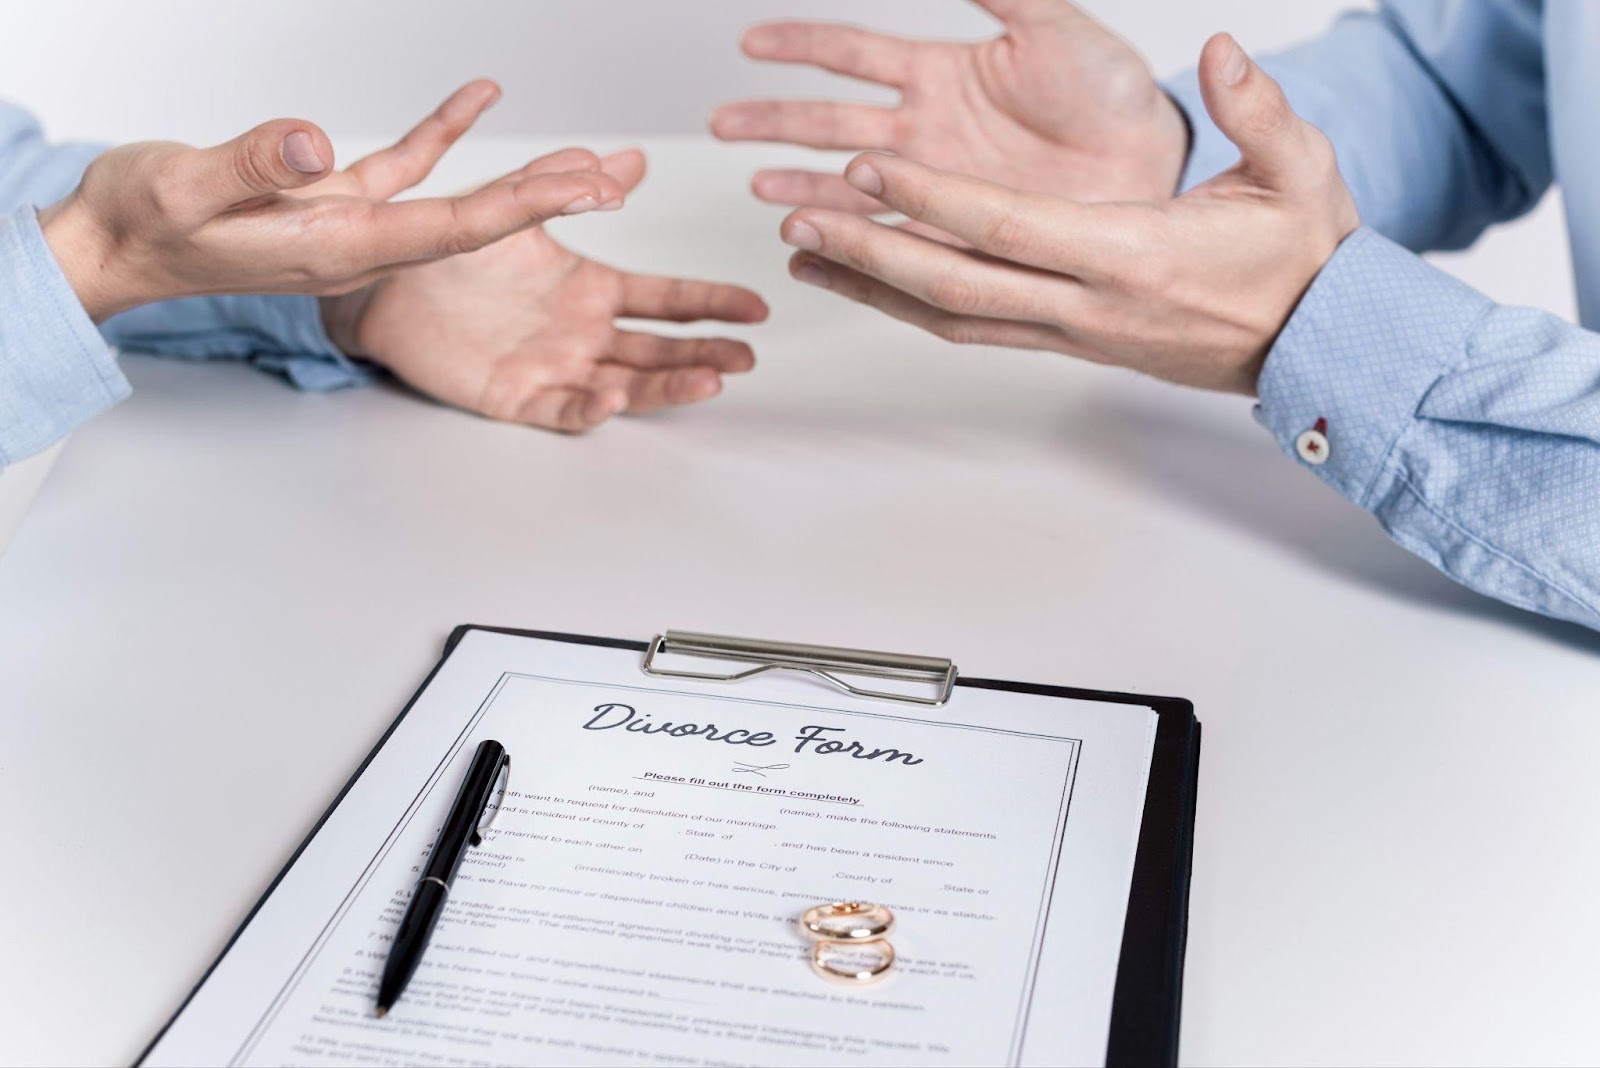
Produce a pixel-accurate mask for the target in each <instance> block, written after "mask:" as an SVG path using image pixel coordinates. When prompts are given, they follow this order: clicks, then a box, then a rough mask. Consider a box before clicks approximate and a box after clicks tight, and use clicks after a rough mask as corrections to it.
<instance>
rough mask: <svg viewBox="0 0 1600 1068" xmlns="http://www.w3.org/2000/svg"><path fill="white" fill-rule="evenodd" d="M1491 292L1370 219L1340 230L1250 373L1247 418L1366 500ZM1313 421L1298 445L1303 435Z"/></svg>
mask: <svg viewBox="0 0 1600 1068" xmlns="http://www.w3.org/2000/svg"><path fill="white" fill-rule="evenodd" d="M1492 307H1493V303H1492V302H1491V301H1490V300H1489V298H1487V297H1485V296H1484V295H1483V294H1481V293H1479V292H1477V291H1476V290H1474V289H1472V288H1471V287H1470V286H1467V285H1466V284H1464V283H1462V282H1460V281H1457V280H1456V279H1455V278H1452V277H1451V276H1450V275H1448V274H1445V273H1444V272H1443V271H1440V270H1438V269H1436V268H1434V267H1430V266H1429V265H1428V264H1427V263H1425V262H1423V260H1422V259H1420V258H1419V257H1417V256H1416V255H1415V254H1413V253H1411V252H1409V251H1407V250H1406V249H1404V248H1402V247H1400V246H1399V245H1397V244H1395V243H1394V242H1392V241H1390V240H1389V239H1388V238H1385V237H1383V236H1382V235H1380V234H1378V233H1377V232H1376V231H1373V230H1369V229H1367V228H1366V227H1362V228H1361V229H1359V230H1357V231H1356V232H1355V233H1353V234H1351V235H1350V236H1349V237H1347V238H1346V239H1345V240H1344V243H1343V244H1341V245H1340V246H1339V248H1338V250H1337V251H1335V252H1334V254H1333V257H1332V258H1331V259H1329V260H1328V262H1327V264H1326V265H1325V266H1324V267H1323V268H1322V271H1321V273H1320V274H1318V275H1317V277H1316V280H1315V281H1313V282H1312V283H1311V288H1310V289H1308V290H1307V291H1306V294H1305V296H1304V297H1302V298H1301V300H1300V304H1299V307H1297V308H1296V309H1295V312H1294V314H1293V315H1292V316H1291V317H1290V318H1289V322H1288V323H1287V324H1286V325H1285V326H1284V328H1283V332H1282V333H1281V334H1279V336H1278V340H1277V342H1276V343H1275V344H1274V345H1273V346H1272V350H1271V351H1270V352H1269V353H1268V354H1267V362H1266V364H1265V366H1264V367H1263V368H1262V370H1261V376H1260V378H1259V379H1258V381H1257V383H1256V388H1257V391H1258V393H1259V394H1260V399H1261V403H1260V404H1258V405H1257V406H1256V418H1257V419H1258V420H1259V421H1260V422H1261V423H1262V425H1264V426H1265V427H1266V428H1267V429H1268V430H1269V431H1271V432H1272V434H1273V436H1274V437H1276V438H1277V439H1278V444H1279V445H1280V446H1281V447H1282V448H1283V450H1284V451H1285V452H1287V453H1288V454H1289V455H1290V456H1291V457H1295V458H1297V459H1298V460H1299V461H1300V462H1301V463H1303V464H1304V465H1305V466H1307V467H1309V468H1310V469H1311V470H1312V471H1314V472H1315V473H1316V474H1317V476H1318V477H1319V478H1321V479H1322V480H1323V481H1324V482H1326V483H1328V484H1329V485H1330V486H1332V487H1333V488H1334V489H1336V490H1338V491H1339V492H1340V493H1342V494H1344V495H1345V496H1346V497H1348V498H1350V499H1351V500H1353V501H1355V502H1356V503H1357V504H1359V505H1361V506H1362V507H1363V508H1366V509H1367V510H1369V511H1371V510H1372V509H1373V506H1374V504H1375V503H1376V500H1375V499H1376V498H1378V497H1381V496H1382V487H1381V486H1380V485H1379V482H1380V478H1379V476H1380V474H1381V473H1382V472H1383V470H1384V463H1385V461H1386V460H1387V459H1388V457H1389V454H1390V452H1391V451H1392V450H1393V448H1394V446H1395V443H1396V441H1398V440H1399V438H1400V437H1401V435H1403V434H1404V433H1405V432H1406V430H1407V429H1408V428H1409V427H1411V426H1412V425H1413V424H1414V423H1415V422H1416V420H1417V412H1418V409H1419V407H1420V406H1421V404H1422V401H1423V398H1424V397H1425V395H1426V394H1427V393H1428V391H1429V389H1431V388H1432V387H1433V385H1434V384H1435V383H1436V382H1437V381H1438V380H1439V379H1440V378H1441V377H1442V376H1443V375H1444V374H1445V373H1446V372H1447V371H1449V370H1450V368H1451V367H1452V366H1454V365H1455V364H1457V363H1459V362H1460V360H1461V359H1462V358H1463V355H1464V353H1465V352H1466V347H1467V339H1468V337H1469V336H1470V335H1471V334H1472V332H1473V330H1474V328H1475V327H1476V326H1477V324H1478V323H1479V322H1480V321H1481V320H1482V319H1483V317H1484V316H1485V315H1487V314H1488V313H1489V311H1490V310H1491V308H1492ZM1313 429H1316V430H1319V431H1320V432H1321V433H1322V435H1323V438H1324V439H1325V445H1324V444H1323V443H1321V442H1318V443H1317V444H1316V445H1315V446H1313V447H1312V448H1311V449H1310V450H1309V451H1307V452H1302V451H1301V450H1302V445H1303V444H1304V443H1303V442H1302V441H1301V439H1302V435H1304V434H1305V433H1306V431H1308V430H1313Z"/></svg>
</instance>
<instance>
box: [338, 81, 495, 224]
mask: <svg viewBox="0 0 1600 1068" xmlns="http://www.w3.org/2000/svg"><path fill="white" fill-rule="evenodd" d="M499 99H500V87H499V86H498V85H496V84H495V83H494V82H492V81H490V80H489V79H487V78H480V79H478V80H477V81H474V82H468V83H467V84H466V85H463V86H462V87H461V88H460V89H457V90H456V91H455V92H454V93H451V94H450V96H449V97H448V98H447V99H446V100H445V102H444V103H442V104H440V105H439V106H438V107H437V108H435V109H434V112H433V114H431V115H429V116H428V117H427V118H425V119H423V120H422V121H421V122H419V123H418V124H417V125H416V126H414V127H412V128H411V131H410V132H409V133H407V134H406V135H405V136H404V137H402V138H401V139H400V140H398V141H396V142H395V143H394V144H393V145H390V146H389V147H388V148H385V149H382V150H380V151H378V152H374V153H372V155H370V156H366V157H363V158H362V159H359V160H357V161H356V162H355V163H353V164H351V165H350V168H349V174H350V176H351V177H353V178H355V179H356V181H357V182H359V183H360V185H361V189H362V190H363V191H364V192H365V193H366V194H367V196H369V197H374V198H376V199H378V200H388V199H389V198H390V197H392V196H394V195H395V194H396V193H398V192H400V191H401V190H404V189H410V188H411V187H412V186H414V185H416V184H417V183H418V182H420V181H422V180H423V179H424V178H426V177H427V176H428V174H429V173H430V172H431V171H432V170H433V167H434V164H436V163H438V162H439V159H440V158H441V157H442V156H443V155H444V154H445V152H446V151H448V150H449V148H450V146H451V145H453V144H455V143H456V141H457V140H459V139H460V137H461V135H462V134H464V133H466V132H467V130H469V129H471V127H472V124H473V123H474V122H476V121H478V116H479V115H482V114H483V113H484V112H485V111H487V110H489V108H491V107H493V106H494V104H495V102H496V101H497V100H499Z"/></svg>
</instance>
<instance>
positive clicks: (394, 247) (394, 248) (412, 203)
mask: <svg viewBox="0 0 1600 1068" xmlns="http://www.w3.org/2000/svg"><path fill="white" fill-rule="evenodd" d="M621 199H622V189H621V187H619V186H618V185H617V182H616V179H614V178H611V177H609V176H608V175H605V174H601V173H599V172H594V173H575V174H542V175H535V176H534V177H532V178H526V179H523V180H521V181H516V182H495V183H493V184H491V185H487V186H484V187H483V188H482V189H479V190H477V191H475V192H472V193H468V194H467V195H465V196H460V197H432V198H428V199H424V200H403V201H396V202H390V203H379V204H373V205H370V206H369V207H368V209H367V210H368V216H367V218H366V219H365V220H364V222H365V225H366V229H367V233H366V234H365V235H364V237H365V238H366V241H365V244H364V245H363V246H362V247H361V249H360V253H361V255H363V256H364V257H366V258H369V259H370V260H372V261H373V262H374V263H387V264H398V263H412V262H420V261H423V260H432V259H438V258H440V257H443V256H453V255H457V254H459V253H463V252H472V251H475V250H477V249H480V248H482V247H484V246H485V245H489V244H493V243H494V242H496V241H498V240H500V239H501V238H503V237H508V236H510V235H511V234H514V233H516V232H517V231H519V230H525V229H527V228H528V227H530V226H535V225H537V224H539V223H542V222H544V221H545V220H546V219H550V218H552V217H554V216H557V215H576V214H579V213H581V212H585V211H592V210H594V209H595V208H597V207H599V206H600V205H601V204H604V203H607V202H610V201H620V200H621ZM351 273H354V272H351Z"/></svg>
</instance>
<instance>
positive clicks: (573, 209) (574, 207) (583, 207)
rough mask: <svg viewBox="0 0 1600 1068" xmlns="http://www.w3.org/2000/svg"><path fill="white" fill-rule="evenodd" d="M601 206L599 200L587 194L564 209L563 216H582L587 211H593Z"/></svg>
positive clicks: (562, 210)
mask: <svg viewBox="0 0 1600 1068" xmlns="http://www.w3.org/2000/svg"><path fill="white" fill-rule="evenodd" d="M599 206H600V202H599V201H598V200H596V199H595V198H594V197H591V196H588V195H587V194H585V195H584V196H581V197H579V198H578V199H577V200H574V201H573V202H572V203H571V204H568V205H567V206H566V207H564V208H562V209H561V214H563V215H581V214H583V213H584V212H586V211H593V210H594V209H595V208H597V207H599Z"/></svg>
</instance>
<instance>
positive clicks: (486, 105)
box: [483, 89, 505, 111]
mask: <svg viewBox="0 0 1600 1068" xmlns="http://www.w3.org/2000/svg"><path fill="white" fill-rule="evenodd" d="M504 95H505V94H504V93H502V92H501V91H500V90H499V89H496V90H495V91H494V92H493V93H490V94H489V99H488V100H485V101H484V102H483V110H485V111H488V110H489V109H490V108H492V107H494V106H495V105H496V104H498V103H500V98H501V97H502V96H504Z"/></svg>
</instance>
